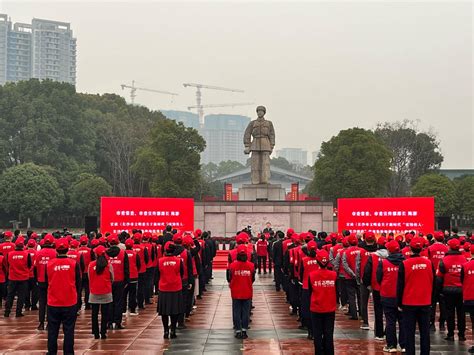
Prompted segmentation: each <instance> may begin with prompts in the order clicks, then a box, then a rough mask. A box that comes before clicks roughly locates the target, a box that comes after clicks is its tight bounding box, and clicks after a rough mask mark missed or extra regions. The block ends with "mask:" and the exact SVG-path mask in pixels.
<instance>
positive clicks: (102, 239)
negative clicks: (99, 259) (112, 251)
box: [99, 236, 107, 245]
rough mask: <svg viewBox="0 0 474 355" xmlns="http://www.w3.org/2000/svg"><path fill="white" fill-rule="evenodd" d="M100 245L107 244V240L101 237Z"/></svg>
mask: <svg viewBox="0 0 474 355" xmlns="http://www.w3.org/2000/svg"><path fill="white" fill-rule="evenodd" d="M99 244H101V245H105V244H107V238H106V237H104V236H102V237H100V238H99Z"/></svg>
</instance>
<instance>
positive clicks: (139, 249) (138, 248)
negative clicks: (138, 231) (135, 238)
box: [133, 244, 146, 274]
mask: <svg viewBox="0 0 474 355" xmlns="http://www.w3.org/2000/svg"><path fill="white" fill-rule="evenodd" d="M133 251H134V252H135V253H137V256H138V258H139V259H140V269H139V270H138V273H139V274H143V273H144V272H146V264H145V247H144V246H143V245H142V244H133Z"/></svg>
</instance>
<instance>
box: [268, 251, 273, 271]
mask: <svg viewBox="0 0 474 355" xmlns="http://www.w3.org/2000/svg"><path fill="white" fill-rule="evenodd" d="M272 264H273V259H272V257H271V256H270V255H268V272H269V273H270V274H271V273H272Z"/></svg>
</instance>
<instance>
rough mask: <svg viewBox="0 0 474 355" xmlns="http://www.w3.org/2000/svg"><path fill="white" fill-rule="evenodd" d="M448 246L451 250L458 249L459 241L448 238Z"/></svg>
mask: <svg viewBox="0 0 474 355" xmlns="http://www.w3.org/2000/svg"><path fill="white" fill-rule="evenodd" d="M448 246H449V247H450V248H451V249H453V250H459V247H460V246H461V242H460V241H459V240H458V239H456V238H453V239H450V240H448Z"/></svg>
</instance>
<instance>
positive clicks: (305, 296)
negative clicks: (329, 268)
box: [300, 240, 319, 340]
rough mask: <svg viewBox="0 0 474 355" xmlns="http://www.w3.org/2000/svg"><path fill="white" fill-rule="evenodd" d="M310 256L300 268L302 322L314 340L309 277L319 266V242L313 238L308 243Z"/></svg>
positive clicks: (306, 257)
mask: <svg viewBox="0 0 474 355" xmlns="http://www.w3.org/2000/svg"><path fill="white" fill-rule="evenodd" d="M306 249H307V252H308V256H305V257H304V258H303V261H302V265H301V268H300V280H302V293H301V324H302V325H303V326H304V327H306V328H307V330H308V339H310V340H313V339H314V338H313V327H312V325H311V312H310V310H309V304H310V293H311V292H310V290H309V285H308V279H309V278H308V277H309V274H310V273H311V272H313V271H314V270H316V269H318V268H319V265H318V261H317V259H316V250H317V249H318V244H317V243H316V242H315V241H314V240H312V241H310V242H308V244H306Z"/></svg>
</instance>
